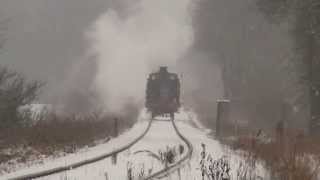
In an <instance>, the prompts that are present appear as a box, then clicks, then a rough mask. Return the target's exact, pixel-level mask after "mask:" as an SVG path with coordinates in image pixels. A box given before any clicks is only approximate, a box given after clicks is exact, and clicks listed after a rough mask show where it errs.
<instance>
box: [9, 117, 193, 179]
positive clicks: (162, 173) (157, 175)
mask: <svg viewBox="0 0 320 180" xmlns="http://www.w3.org/2000/svg"><path fill="white" fill-rule="evenodd" d="M153 121H154V120H150V121H149V123H148V126H147V128H146V129H145V130H144V132H143V133H142V134H141V135H140V136H139V137H137V138H136V139H134V140H133V141H132V142H130V143H129V144H127V145H125V146H123V147H121V148H118V149H117V150H115V151H112V152H109V153H106V154H102V155H100V156H97V157H94V158H91V159H86V160H83V161H80V162H77V163H74V164H69V165H65V166H60V167H57V168H53V169H49V170H44V171H40V172H36V173H30V174H26V175H21V176H17V177H12V178H9V179H8V180H29V179H35V178H42V177H46V176H49V175H53V174H58V173H62V172H65V171H68V170H71V169H76V168H79V167H82V166H85V165H89V164H92V163H95V162H98V161H100V160H103V159H107V158H110V157H112V156H113V155H115V154H119V153H121V152H124V151H125V150H127V149H129V148H131V147H132V146H134V145H135V144H137V143H138V142H139V141H140V140H141V139H142V138H143V137H144V136H145V135H146V134H147V133H148V131H149V130H150V128H151V125H152V122H153ZM168 122H169V121H168ZM171 122H172V125H173V127H174V130H175V132H176V134H177V135H178V137H179V138H180V139H181V140H182V141H183V142H184V143H185V144H186V146H187V148H188V150H187V153H186V154H185V156H184V157H182V158H181V159H180V160H179V161H177V162H176V163H174V164H172V165H169V166H168V167H167V168H164V169H161V170H159V171H158V172H155V173H153V174H151V175H150V176H148V177H146V178H145V179H144V180H152V179H162V178H165V177H167V176H168V175H169V174H171V173H173V172H175V171H177V170H178V169H179V168H181V167H183V166H184V165H186V163H188V162H189V160H190V159H191V156H192V152H193V147H192V145H191V143H190V142H189V140H188V139H187V138H185V137H184V136H183V135H182V134H181V133H180V131H179V129H178V127H177V125H176V123H175V121H174V120H171Z"/></svg>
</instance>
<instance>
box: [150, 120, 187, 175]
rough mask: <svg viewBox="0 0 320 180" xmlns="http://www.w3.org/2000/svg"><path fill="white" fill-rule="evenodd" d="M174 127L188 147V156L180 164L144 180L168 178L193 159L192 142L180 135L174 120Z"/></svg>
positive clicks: (177, 163)
mask: <svg viewBox="0 0 320 180" xmlns="http://www.w3.org/2000/svg"><path fill="white" fill-rule="evenodd" d="M172 125H173V127H174V129H175V131H176V133H177V135H178V136H179V137H180V139H182V141H184V143H185V144H186V145H187V147H188V152H187V154H186V155H185V156H184V157H183V158H182V159H180V160H179V161H178V162H176V163H175V164H173V165H170V166H168V167H167V168H164V169H162V170H160V171H158V172H156V173H154V174H152V175H150V176H148V177H146V178H144V180H152V179H162V178H164V177H167V176H168V175H169V174H170V173H172V172H175V171H176V170H178V169H180V168H181V167H182V166H183V165H185V163H187V162H189V160H190V159H191V157H192V153H193V146H192V144H191V142H190V141H189V140H188V139H187V138H186V137H184V136H183V135H182V134H181V133H180V131H179V129H178V127H177V125H176V124H175V122H174V120H172Z"/></svg>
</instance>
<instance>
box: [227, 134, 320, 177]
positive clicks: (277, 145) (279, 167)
mask: <svg viewBox="0 0 320 180" xmlns="http://www.w3.org/2000/svg"><path fill="white" fill-rule="evenodd" d="M275 137H277V138H273V139H272V140H271V141H269V142H262V141H259V140H258V139H259V138H258V135H256V136H245V137H239V138H237V140H235V141H234V142H233V144H232V145H233V148H234V149H241V150H245V151H246V152H248V153H247V156H248V158H249V159H252V160H253V161H257V160H262V161H263V162H265V164H266V167H267V168H268V169H269V170H270V172H271V173H272V177H273V179H274V180H315V179H317V176H318V174H319V171H318V170H319V165H320V161H319V160H320V159H319V156H320V143H319V141H317V140H316V139H312V138H310V137H307V136H304V135H301V133H294V131H291V132H287V133H286V134H285V135H284V136H283V137H282V138H280V137H279V136H275Z"/></svg>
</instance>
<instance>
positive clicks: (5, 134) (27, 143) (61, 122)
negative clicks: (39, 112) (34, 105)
mask: <svg viewBox="0 0 320 180" xmlns="http://www.w3.org/2000/svg"><path fill="white" fill-rule="evenodd" d="M98 117H99V116H96V115H94V114H93V115H89V116H86V117H75V116H70V117H58V116H56V115H50V116H47V117H44V118H42V119H41V120H40V121H38V122H37V123H36V124H34V125H33V126H30V127H13V128H10V129H9V128H7V129H2V130H1V131H0V164H2V163H6V162H9V161H10V160H13V159H17V158H18V160H17V161H18V162H26V161H28V160H29V159H30V158H29V157H31V156H34V155H35V154H38V155H44V156H47V155H52V154H53V153H55V152H63V153H72V152H74V151H75V150H77V149H78V148H81V147H84V146H92V145H95V142H96V141H97V140H103V139H108V138H109V137H110V136H113V135H114V117H106V116H105V117H102V118H98ZM134 119H135V118H134V116H131V117H126V116H123V117H119V123H118V131H119V132H121V131H123V130H124V129H127V128H130V127H131V126H132V125H133V124H134V122H135V121H134ZM14 149H25V150H24V151H23V153H22V154H21V153H17V151H15V150H14ZM8 150H10V151H9V152H8ZM19 152H21V151H19Z"/></svg>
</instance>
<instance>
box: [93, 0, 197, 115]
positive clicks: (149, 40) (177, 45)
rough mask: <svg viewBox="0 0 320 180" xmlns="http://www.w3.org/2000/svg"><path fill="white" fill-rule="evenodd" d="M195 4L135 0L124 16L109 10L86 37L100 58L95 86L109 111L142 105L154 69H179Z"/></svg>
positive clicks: (190, 35) (183, 0)
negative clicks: (147, 80) (164, 66)
mask: <svg viewBox="0 0 320 180" xmlns="http://www.w3.org/2000/svg"><path fill="white" fill-rule="evenodd" d="M192 1H193V0H174V1H173V0H139V1H134V3H131V4H130V5H128V4H126V6H127V7H129V8H126V9H127V11H128V9H129V11H128V12H127V15H126V16H125V17H124V16H122V15H121V13H119V12H118V11H117V10H108V11H107V12H106V13H105V14H103V15H102V16H101V17H100V18H99V19H98V20H97V21H96V22H95V23H94V26H93V28H92V29H91V31H90V32H89V33H88V34H89V39H90V41H91V43H92V48H91V51H90V53H94V54H95V55H97V57H98V60H97V61H98V63H97V64H98V70H97V75H96V78H95V82H94V83H95V85H96V86H97V88H98V89H99V93H100V95H101V97H102V98H103V100H104V102H105V105H106V107H107V108H108V110H109V111H116V112H119V111H121V110H122V108H123V107H124V106H125V105H126V104H127V103H139V104H140V103H142V102H143V100H144V94H145V84H146V79H147V75H148V74H149V73H150V71H151V70H155V69H157V68H158V66H160V65H167V66H169V70H170V69H171V70H172V69H175V67H176V63H177V61H178V60H179V58H181V57H182V56H183V55H184V54H185V53H186V52H187V50H188V48H189V47H190V46H191V45H192V43H193V28H192V24H191V23H192V22H191V12H190V11H191V6H192Z"/></svg>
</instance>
